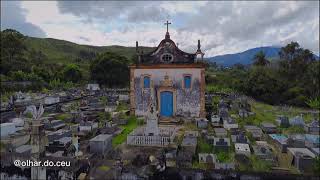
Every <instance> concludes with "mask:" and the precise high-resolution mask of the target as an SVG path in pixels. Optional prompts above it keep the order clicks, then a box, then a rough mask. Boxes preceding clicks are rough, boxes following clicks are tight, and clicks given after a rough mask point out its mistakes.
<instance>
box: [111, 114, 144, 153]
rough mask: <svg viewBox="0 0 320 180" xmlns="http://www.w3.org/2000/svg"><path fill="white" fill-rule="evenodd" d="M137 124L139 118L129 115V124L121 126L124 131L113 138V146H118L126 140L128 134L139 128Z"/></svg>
mask: <svg viewBox="0 0 320 180" xmlns="http://www.w3.org/2000/svg"><path fill="white" fill-rule="evenodd" d="M137 126H138V121H137V118H136V117H135V116H131V117H129V119H128V124H126V125H123V126H120V128H121V129H122V132H121V133H120V134H118V135H117V136H115V137H114V138H113V139H112V147H116V146H118V145H119V144H122V143H123V142H125V141H126V139H127V136H128V134H129V133H131V132H132V131H133V130H134V129H135V128H137Z"/></svg>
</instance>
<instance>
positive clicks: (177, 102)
mask: <svg viewBox="0 0 320 180" xmlns="http://www.w3.org/2000/svg"><path fill="white" fill-rule="evenodd" d="M169 24H170V23H169V22H168V21H167V22H166V26H167V32H166V33H165V36H164V39H163V40H162V41H161V42H160V44H159V45H158V46H157V47H156V48H155V49H154V50H153V51H151V52H149V53H143V47H142V46H139V44H138V42H136V47H135V53H136V55H137V61H136V62H135V64H132V65H130V66H129V67H128V68H129V71H130V76H129V77H128V81H129V84H130V86H129V88H127V89H120V88H108V87H105V86H103V85H100V84H98V83H96V82H88V84H85V85H82V86H81V87H78V88H76V89H72V88H70V89H65V90H60V91H49V90H48V91H47V92H21V91H17V92H15V93H13V94H12V95H11V96H10V98H9V100H7V102H6V101H4V102H1V112H3V113H5V115H1V124H0V125H1V126H0V128H1V146H0V147H1V154H0V155H1V170H3V173H2V172H1V177H4V176H12V174H10V173H9V172H10V170H11V169H12V168H14V169H15V172H16V174H15V176H14V177H22V178H26V179H28V178H29V179H30V178H31V179H55V178H56V177H60V178H61V179H99V178H106V179H130V180H131V179H148V178H150V177H153V176H157V175H159V174H161V173H167V172H171V171H178V174H179V176H180V177H182V178H186V179H188V178H190V177H191V178H195V179H205V178H212V177H220V176H222V175H223V174H224V175H226V174H227V175H226V176H227V177H228V176H230V177H232V176H233V175H234V174H235V176H241V177H246V176H244V175H243V174H242V173H244V174H245V173H253V174H254V173H257V172H259V173H271V175H273V174H272V173H275V174H276V173H279V174H281V173H290V174H293V175H302V174H303V175H304V174H305V175H310V176H313V175H314V174H315V173H316V172H315V171H314V169H313V167H314V166H315V163H316V162H319V147H320V137H319V116H312V115H314V112H312V113H311V112H309V111H307V112H306V110H305V109H301V108H293V109H289V110H287V109H284V108H283V107H280V106H272V105H268V104H264V103H262V102H260V101H256V100H255V99H253V98H251V97H248V96H245V95H240V94H239V95H238V94H235V93H210V92H209V91H206V88H205V85H206V81H205V78H206V74H205V68H206V65H205V63H204V59H203V56H204V53H203V52H202V50H201V43H200V40H198V41H197V44H196V45H197V49H196V50H195V52H194V53H187V52H184V51H182V50H180V49H179V47H178V46H177V44H176V43H175V42H174V41H173V40H172V39H171V37H170V34H169V31H168V26H169ZM1 100H2V99H1ZM311 114H312V115H311ZM316 114H317V115H319V111H317V112H316ZM29 157H32V159H34V160H51V161H52V162H57V161H61V160H65V161H68V162H70V163H71V164H72V166H69V167H41V168H36V167H32V166H30V167H26V168H23V167H15V166H14V165H13V164H12V160H14V159H18V158H19V159H22V160H27V159H28V158H29ZM317 160H318V161H317ZM26 169H27V170H26ZM25 171H30V173H29V174H26V175H24V172H25ZM220 172H223V173H221V174H220ZM237 173H239V174H237ZM248 176H250V175H248ZM12 177H13V176H12Z"/></svg>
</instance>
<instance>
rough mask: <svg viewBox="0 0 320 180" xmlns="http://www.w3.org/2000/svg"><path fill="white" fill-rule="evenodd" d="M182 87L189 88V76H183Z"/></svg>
mask: <svg viewBox="0 0 320 180" xmlns="http://www.w3.org/2000/svg"><path fill="white" fill-rule="evenodd" d="M184 88H191V76H185V77H184Z"/></svg>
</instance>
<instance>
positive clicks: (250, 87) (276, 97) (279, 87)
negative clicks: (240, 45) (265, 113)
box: [243, 66, 285, 104]
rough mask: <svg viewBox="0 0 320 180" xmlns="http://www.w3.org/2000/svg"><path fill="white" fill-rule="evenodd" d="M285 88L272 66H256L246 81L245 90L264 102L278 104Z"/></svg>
mask: <svg viewBox="0 0 320 180" xmlns="http://www.w3.org/2000/svg"><path fill="white" fill-rule="evenodd" d="M284 89H285V87H284V85H283V83H282V82H280V81H279V80H278V78H277V77H276V76H275V71H274V70H272V69H270V68H265V67H261V66H256V67H254V68H252V69H251V70H250V72H249V75H248V78H247V79H246V80H245V81H244V86H243V91H244V92H245V93H246V94H248V95H250V96H253V97H254V98H257V99H258V100H262V101H264V102H268V103H271V104H277V103H280V102H281V100H282V99H281V92H282V91H283V90H284Z"/></svg>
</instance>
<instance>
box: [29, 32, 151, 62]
mask: <svg viewBox="0 0 320 180" xmlns="http://www.w3.org/2000/svg"><path fill="white" fill-rule="evenodd" d="M25 44H26V46H27V49H28V50H32V49H34V50H35V51H41V53H43V54H44V55H45V56H46V57H47V58H46V59H47V60H48V61H49V62H51V63H52V62H56V63H70V62H75V61H76V60H80V61H83V62H88V61H90V60H92V59H94V57H95V56H96V55H97V54H98V53H102V52H107V51H109V52H115V53H118V54H120V55H123V56H125V57H127V58H129V59H130V58H131V57H132V56H133V55H134V54H135V47H125V46H89V45H80V44H76V43H73V42H69V41H65V40H58V39H52V38H34V37H27V38H26V40H25ZM140 48H142V49H143V51H144V52H150V51H152V50H153V48H151V47H140Z"/></svg>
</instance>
